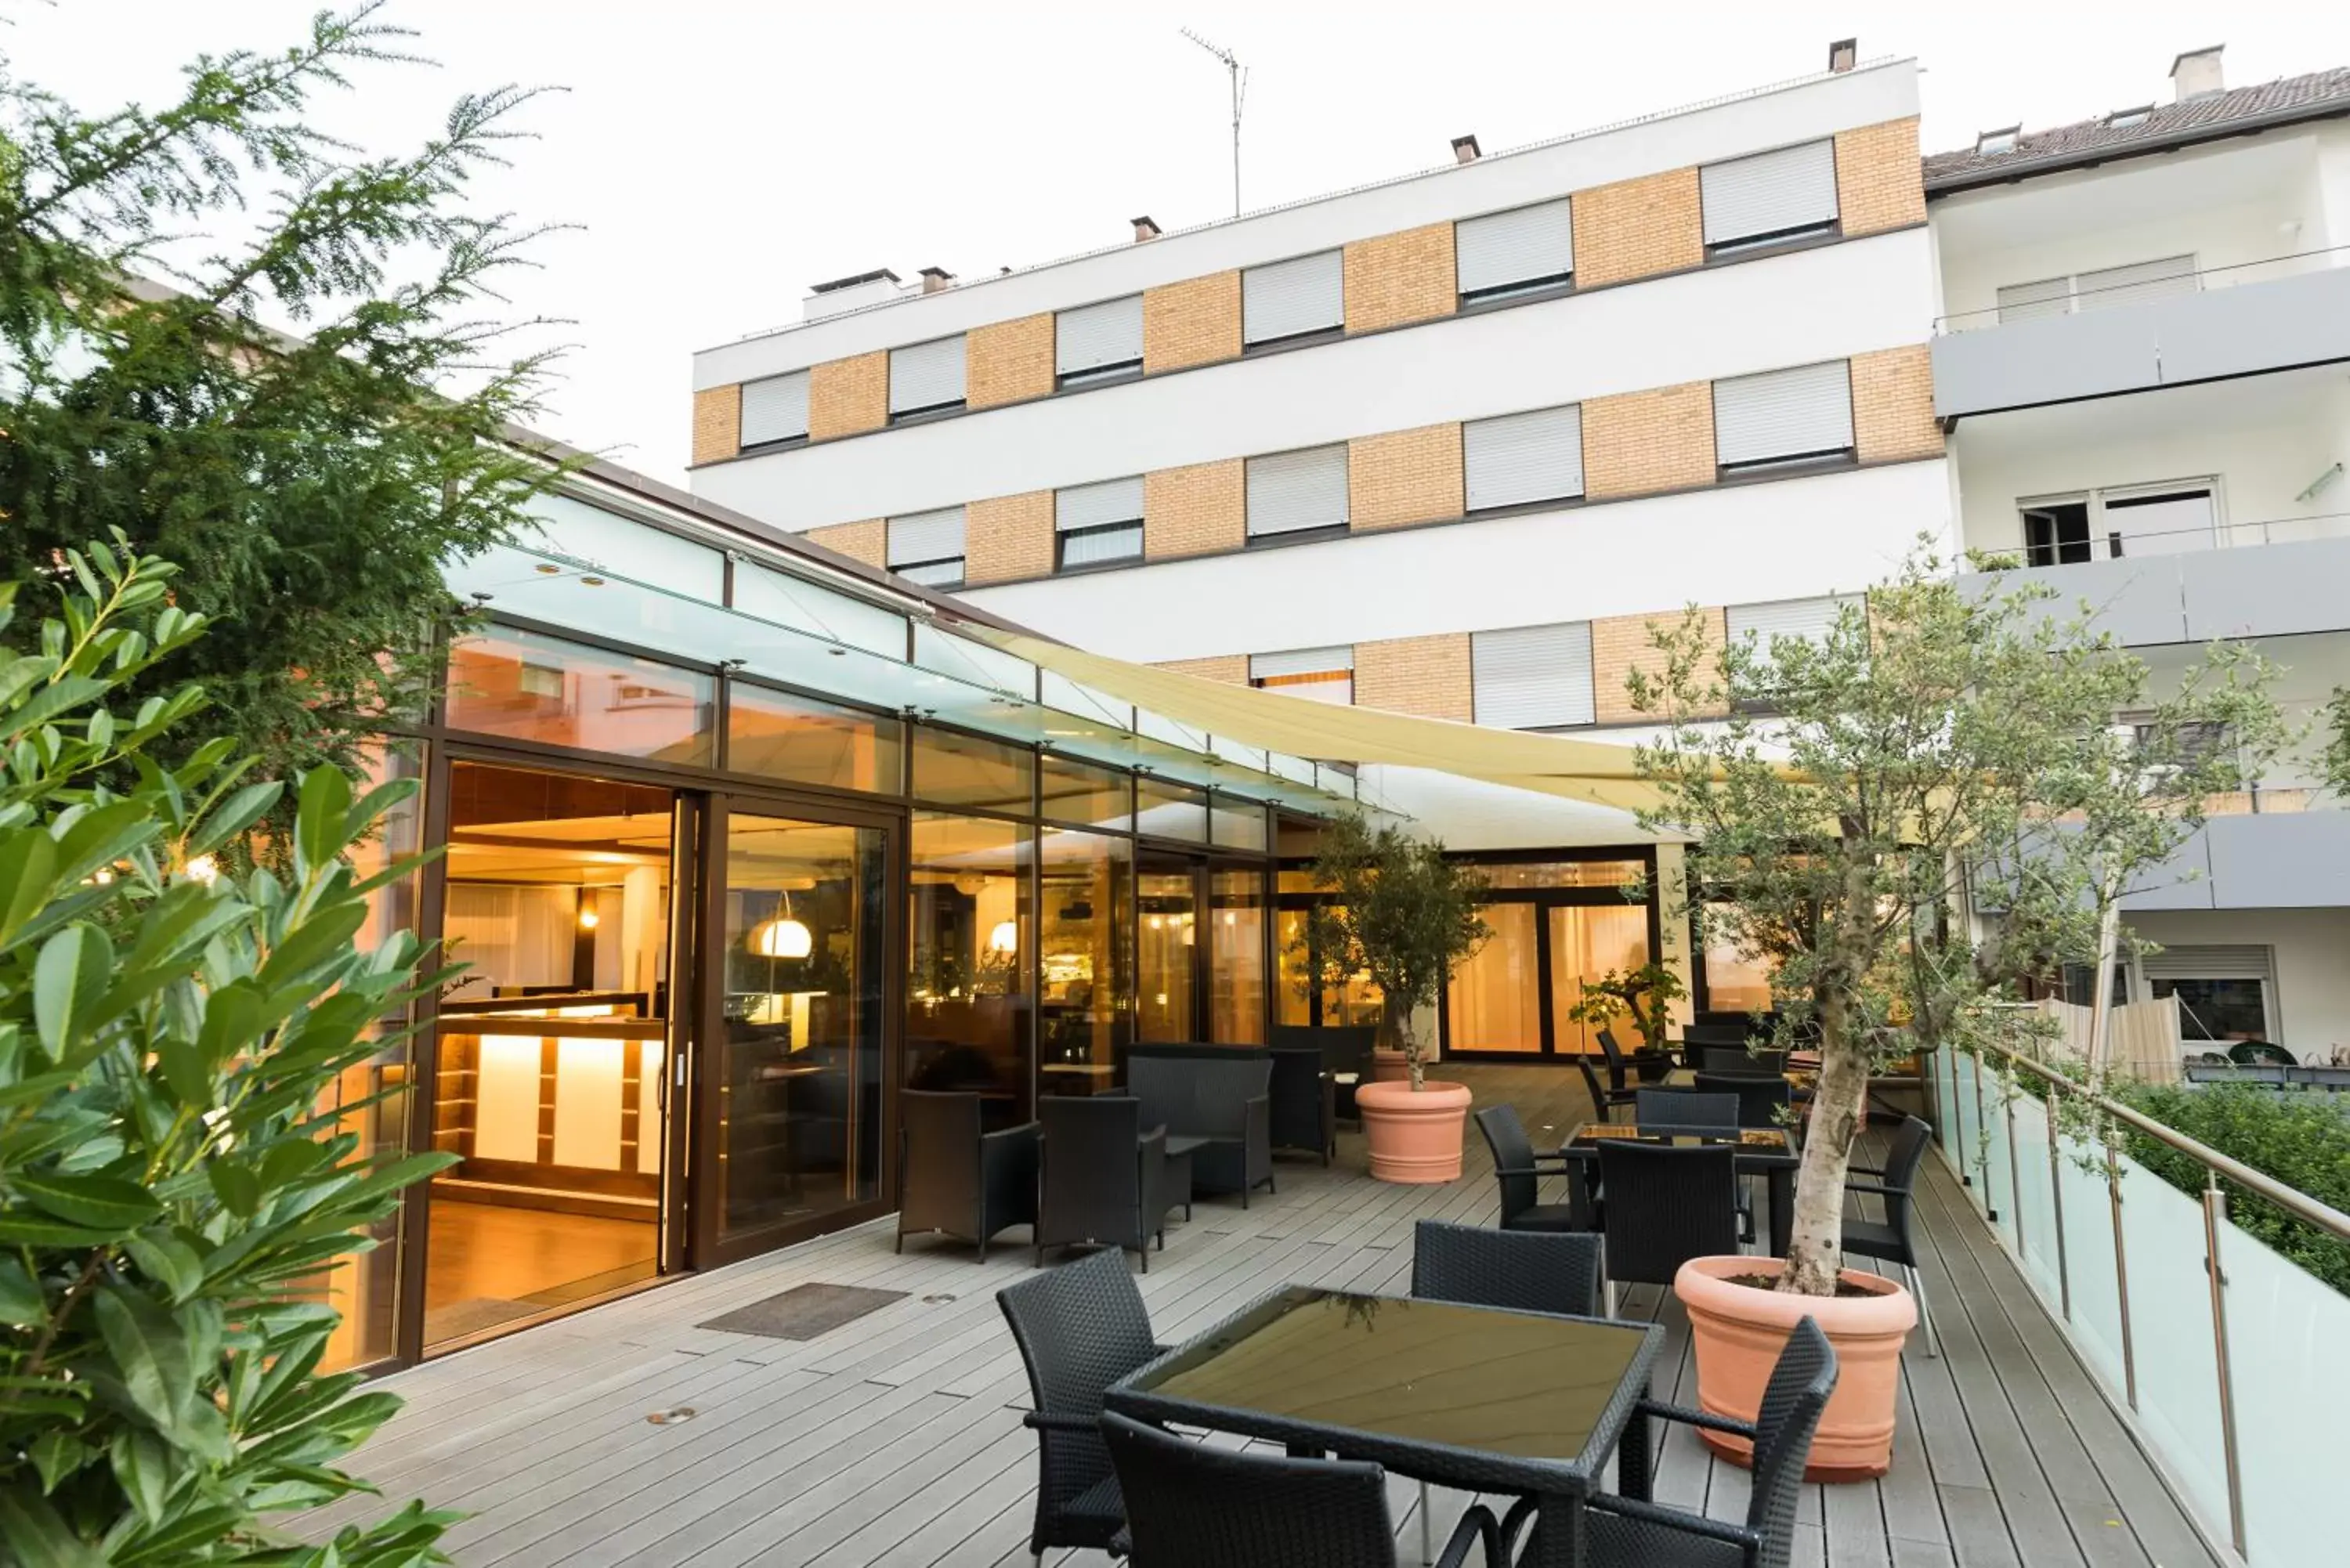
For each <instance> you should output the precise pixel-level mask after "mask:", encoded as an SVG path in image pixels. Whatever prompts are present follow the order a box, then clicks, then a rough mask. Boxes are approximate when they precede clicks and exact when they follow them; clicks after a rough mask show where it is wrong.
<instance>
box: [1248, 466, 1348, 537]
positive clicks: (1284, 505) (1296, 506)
mask: <svg viewBox="0 0 2350 1568" xmlns="http://www.w3.org/2000/svg"><path fill="white" fill-rule="evenodd" d="M1346 525H1347V449H1346V448H1345V447H1344V446H1343V445H1341V446H1317V447H1309V448H1307V449H1306V450H1305V451H1304V452H1274V453H1273V454H1272V455H1271V456H1269V457H1253V458H1251V459H1249V460H1248V536H1249V538H1250V540H1251V541H1252V542H1253V541H1255V540H1258V539H1269V538H1272V537H1274V535H1282V534H1304V533H1310V532H1312V531H1314V530H1315V529H1321V528H1344V527H1345V526H1346Z"/></svg>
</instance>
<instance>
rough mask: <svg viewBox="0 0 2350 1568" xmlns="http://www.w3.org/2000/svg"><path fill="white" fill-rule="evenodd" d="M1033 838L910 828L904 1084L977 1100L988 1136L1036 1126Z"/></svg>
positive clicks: (945, 825) (949, 823)
mask: <svg viewBox="0 0 2350 1568" xmlns="http://www.w3.org/2000/svg"><path fill="white" fill-rule="evenodd" d="M1035 831H1036V830H1035V828H1033V827H1026V826H1021V825H1020V824H1017V823H1010V822H998V821H994V820H993V819H992V818H986V817H975V816H950V815H944V814H942V813H938V812H927V811H918V812H916V813H915V814H914V819H913V853H912V857H911V861H910V867H909V880H910V899H909V903H908V920H909V922H910V926H911V928H912V955H913V956H912V964H913V968H912V972H911V974H910V977H909V981H908V984H907V988H906V1085H907V1087H909V1088H914V1089H962V1090H971V1091H973V1092H975V1093H977V1094H979V1095H980V1096H983V1099H984V1102H985V1117H986V1121H987V1124H988V1125H989V1126H990V1127H1010V1126H1012V1125H1014V1124H1015V1123H1018V1122H1022V1121H1025V1120H1026V1119H1027V1117H1028V1109H1029V1106H1028V1091H1029V1071H1028V1066H1029V1063H1028V1036H1029V1029H1028V1015H1029V1012H1031V1010H1032V1009H1033V1007H1034V1006H1035V993H1034V992H1032V991H1031V989H1030V984H1031V981H1030V979H1029V976H1030V974H1031V965H1030V961H1029V955H1030V954H1031V953H1032V952H1033V951H1034V948H1033V947H1032V945H1031V933H1032V929H1033V927H1034V921H1033V919H1032V918H1031V914H1030V911H1029V908H1028V868H1029V866H1030V865H1031V863H1032V859H1033V857H1034V855H1035Z"/></svg>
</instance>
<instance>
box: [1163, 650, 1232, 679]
mask: <svg viewBox="0 0 2350 1568" xmlns="http://www.w3.org/2000/svg"><path fill="white" fill-rule="evenodd" d="M1150 668H1152V669H1153V670H1173V671H1174V672H1175V673H1176V674H1178V675H1196V676H1198V677H1199V678H1200V679H1201V680H1222V681H1224V682H1226V683H1228V684H1230V685H1233V686H1245V685H1247V684H1248V678H1249V677H1248V655H1247V654H1245V653H1219V654H1216V655H1214V656H1213V657H1211V658H1208V659H1163V660H1161V661H1160V662H1159V663H1157V664H1154V665H1152V666H1151V667H1150Z"/></svg>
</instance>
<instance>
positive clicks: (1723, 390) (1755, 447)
mask: <svg viewBox="0 0 2350 1568" xmlns="http://www.w3.org/2000/svg"><path fill="white" fill-rule="evenodd" d="M1713 447H1714V458H1715V461H1716V462H1719V463H1720V464H1721V472H1722V474H1723V475H1724V476H1725V477H1726V476H1728V475H1730V474H1732V473H1742V472H1753V471H1755V470H1759V469H1769V468H1777V467H1781V466H1784V465H1787V464H1792V463H1807V462H1834V461H1836V460H1838V459H1843V458H1849V457H1851V456H1852V455H1853V445H1852V374H1851V371H1850V370H1849V369H1847V368H1846V363H1845V361H1844V360H1842V359H1831V360H1829V361H1827V362H1826V363H1825V364H1822V365H1803V366H1798V367H1797V368H1796V369H1792V370H1772V371H1769V372H1767V373H1765V374H1763V375H1760V376H1740V377H1738V378H1736V379H1732V380H1728V381H1716V382H1715V383H1714V384H1713Z"/></svg>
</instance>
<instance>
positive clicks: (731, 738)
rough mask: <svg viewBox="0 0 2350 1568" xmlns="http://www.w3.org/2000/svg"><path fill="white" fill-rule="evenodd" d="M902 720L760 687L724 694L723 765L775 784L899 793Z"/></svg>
mask: <svg viewBox="0 0 2350 1568" xmlns="http://www.w3.org/2000/svg"><path fill="white" fill-rule="evenodd" d="M905 732H906V726H905V723H904V722H903V721H901V720H898V719H889V718H883V717H881V716H879V715H878V714H873V713H867V712H864V711H860V710H858V709H855V708H839V707H835V706H833V705H832V704H830V703H827V702H818V701H816V700H815V699H813V698H809V697H796V696H794V695H792V694H791V693H789V692H786V691H770V690H768V689H767V688H765V687H763V686H749V685H745V684H743V682H741V681H736V682H734V683H733V684H732V685H731V686H730V687H729V688H728V690H727V693H726V766H727V768H728V770H729V771H730V772H733V773H738V774H758V775H759V776H760V777H761V778H765V779H773V780H775V782H776V783H778V784H816V785H819V786H821V787H823V788H826V789H850V790H862V791H865V792H867V793H868V794H898V793H899V791H900V790H901V789H903V788H904V787H905V774H904V766H905V764H904V761H903V759H904V755H905V744H906V742H905Z"/></svg>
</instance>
